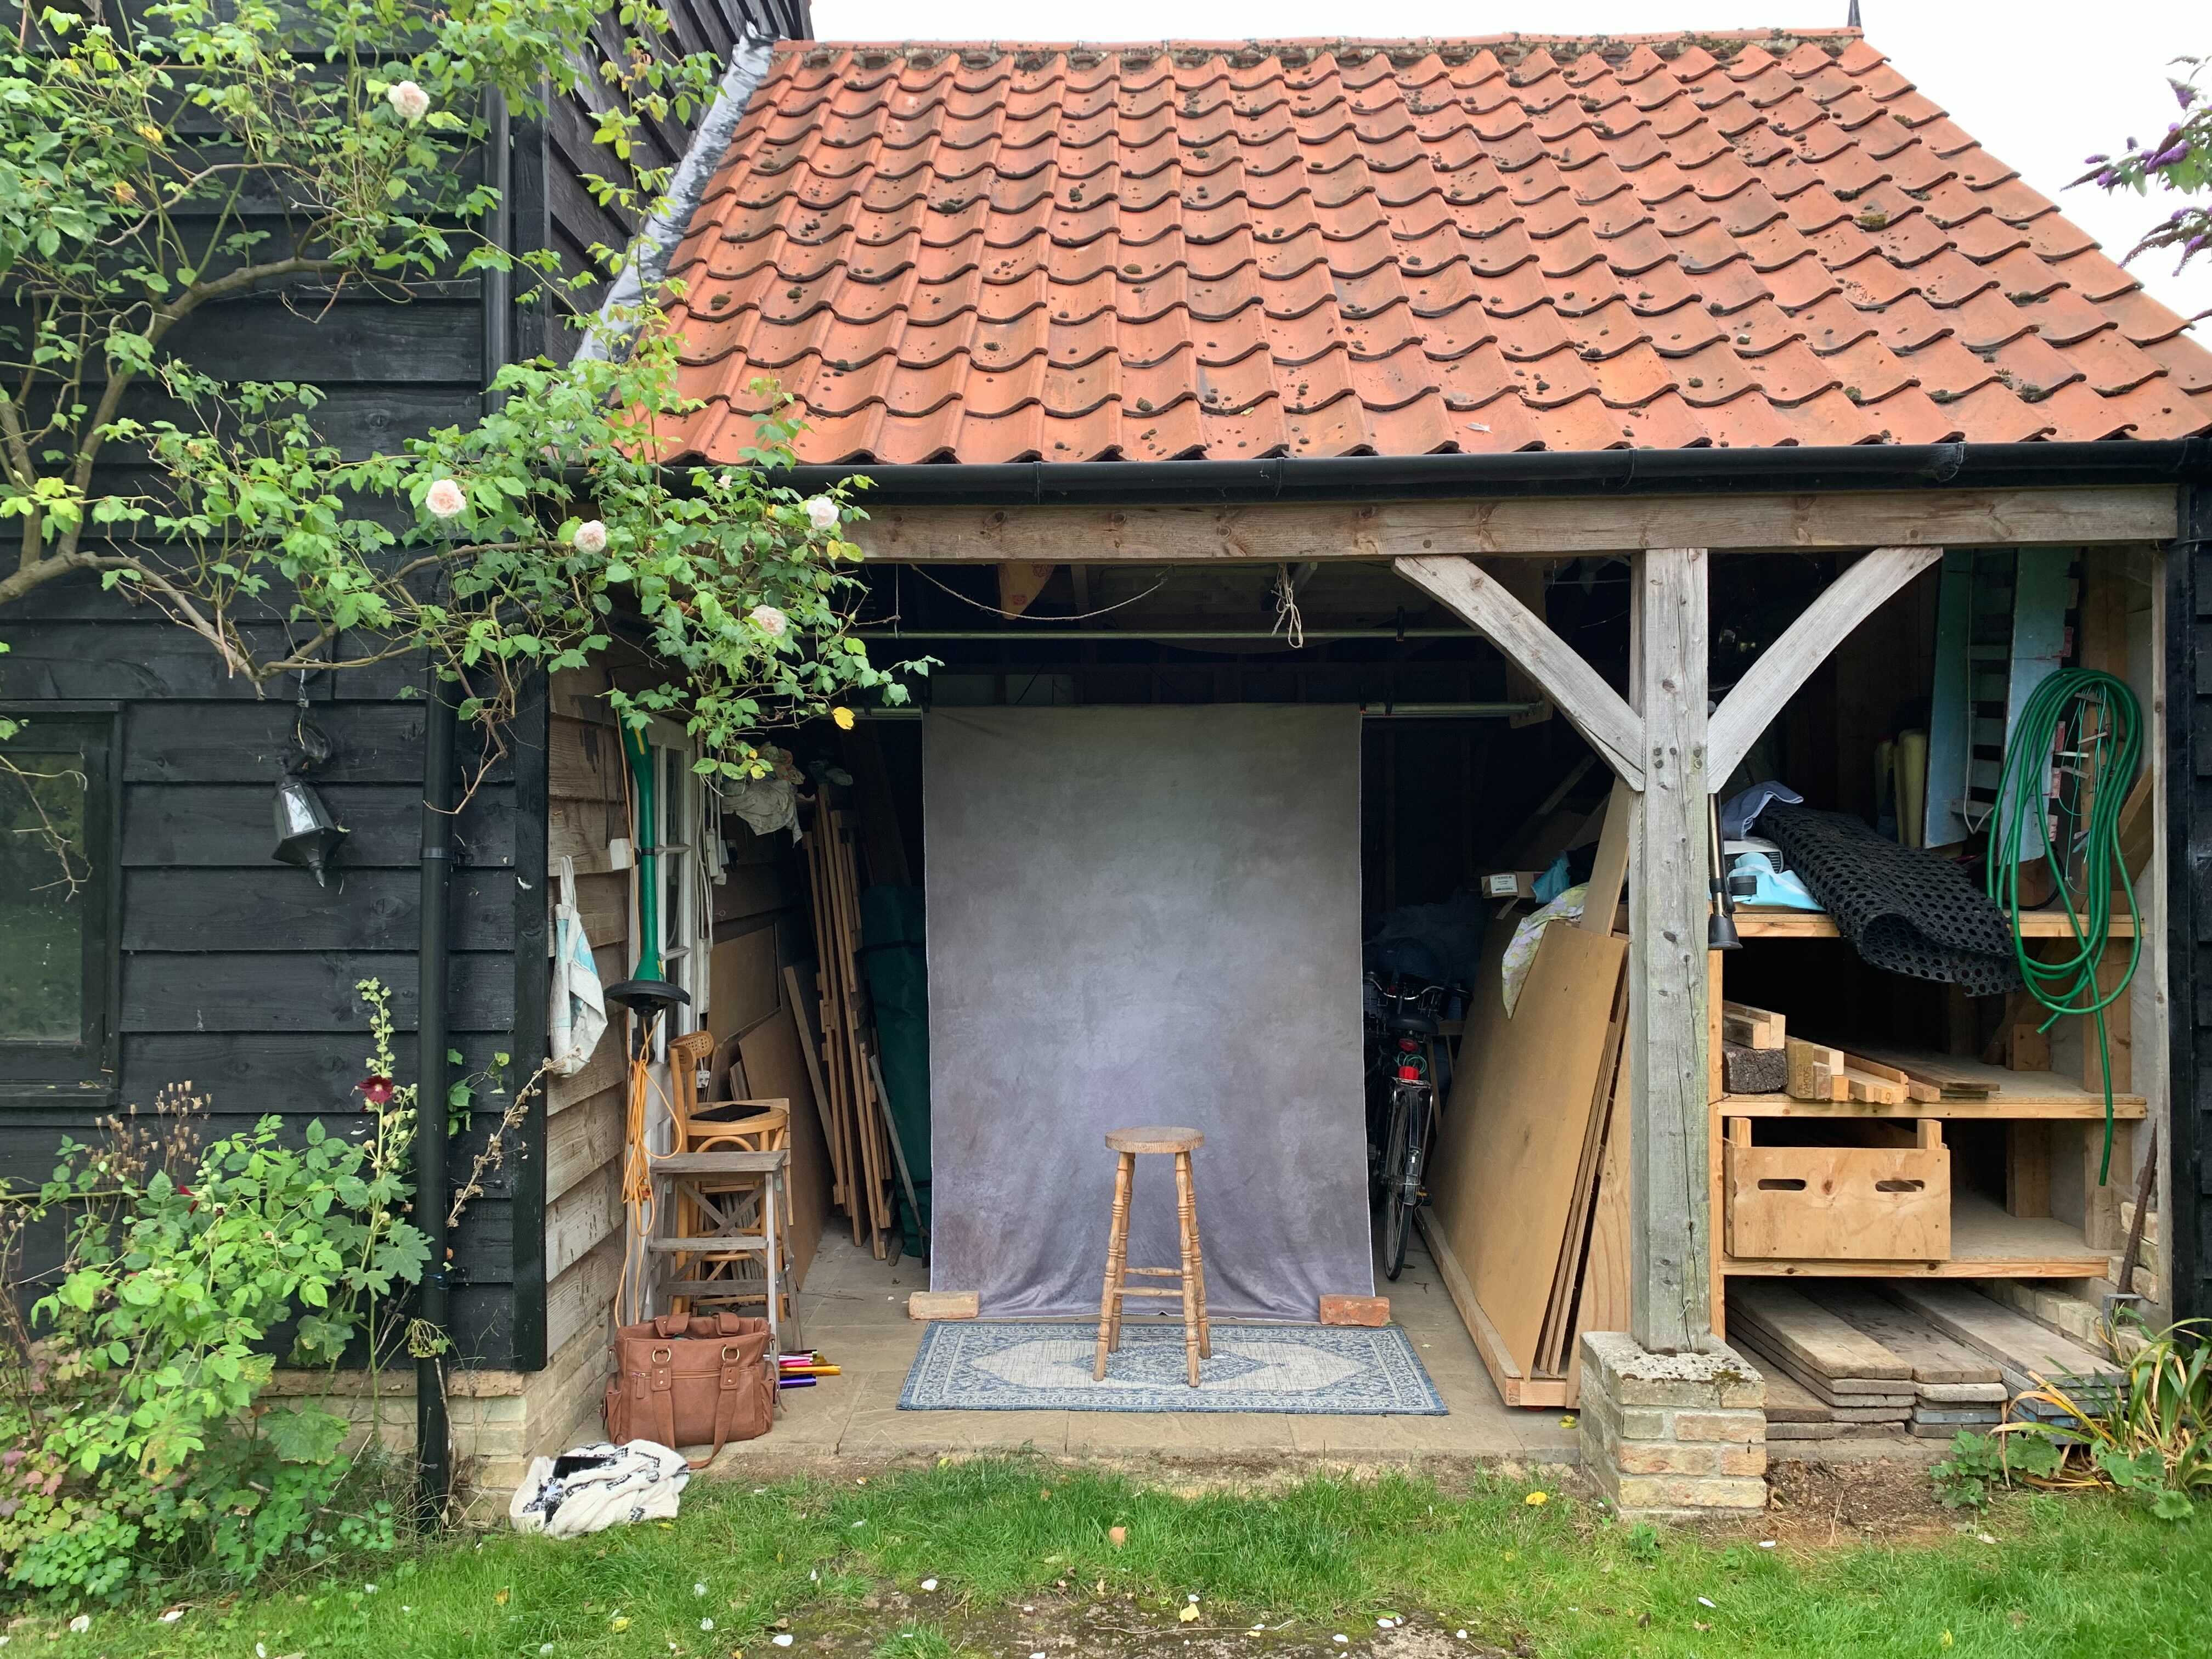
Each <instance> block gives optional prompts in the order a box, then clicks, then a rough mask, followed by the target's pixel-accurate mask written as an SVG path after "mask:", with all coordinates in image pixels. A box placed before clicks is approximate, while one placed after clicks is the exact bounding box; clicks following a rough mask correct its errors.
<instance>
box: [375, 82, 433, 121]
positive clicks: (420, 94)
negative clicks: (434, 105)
mask: <svg viewBox="0 0 2212 1659" xmlns="http://www.w3.org/2000/svg"><path fill="white" fill-rule="evenodd" d="M384 101H385V102H386V103H387V104H389V105H391V106H392V108H393V109H394V110H396V111H398V114H399V118H400V119H401V120H403V121H404V122H406V123H408V125H410V126H411V125H414V124H415V123H416V122H417V121H419V120H421V119H422V118H423V117H424V116H426V115H428V113H429V112H430V94H428V93H427V92H425V91H423V90H422V88H420V87H418V86H416V84H415V83H414V82H412V81H400V82H394V83H393V84H392V85H391V86H388V87H386V88H385V89H384Z"/></svg>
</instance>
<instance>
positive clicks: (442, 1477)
mask: <svg viewBox="0 0 2212 1659" xmlns="http://www.w3.org/2000/svg"><path fill="white" fill-rule="evenodd" d="M429 680H430V684H429V693H430V695H429V701H428V706H427V707H426V708H424V709H423V711H422V919H421V928H422V932H421V936H420V938H419V939H418V941H417V945H416V986H417V994H416V1006H417V1012H416V1026H415V1029H416V1076H417V1079H418V1080H417V1084H416V1095H415V1223H416V1225H417V1226H418V1227H420V1228H421V1229H422V1233H423V1237H425V1238H427V1239H428V1241H429V1247H430V1260H429V1263H428V1266H426V1267H424V1268H423V1270H422V1297H421V1307H422V1322H423V1323H424V1324H426V1325H428V1326H429V1327H430V1328H432V1329H433V1330H435V1331H436V1332H437V1333H439V1334H441V1335H443V1334H444V1332H445V1329H446V1321H447V1311H448V1306H449V1297H447V1279H446V1255H447V1241H446V1206H447V1181H446V1088H447V1061H446V1000H447V987H448V984H449V981H450V978H451V972H450V970H451V967H452V958H451V957H450V955H449V954H448V952H447V933H446V920H447V898H448V896H449V895H450V893H451V890H452V884H453V705H452V704H451V703H449V702H447V701H446V688H445V687H443V686H441V684H439V683H438V671H437V668H436V666H435V665H432V667H431V669H430V671H429ZM422 1346H426V1347H427V1346H429V1345H428V1344H424V1345H422ZM443 1370H444V1367H443V1363H442V1359H441V1356H440V1355H438V1354H436V1353H423V1354H422V1355H420V1356H418V1357H417V1358H416V1361H415V1472H416V1489H417V1507H418V1514H417V1519H418V1521H419V1522H421V1523H422V1526H423V1527H424V1528H430V1527H435V1526H438V1525H440V1524H441V1523H442V1522H443V1521H444V1519H445V1515H446V1503H447V1495H448V1494H449V1493H450V1492H451V1491H452V1489H453V1446H452V1441H451V1438H450V1437H449V1435H448V1433H447V1426H446V1389H445V1378H444V1375H443Z"/></svg>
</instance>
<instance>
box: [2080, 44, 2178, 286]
mask: <svg viewBox="0 0 2212 1659" xmlns="http://www.w3.org/2000/svg"><path fill="white" fill-rule="evenodd" d="M2207 64H2212V58H2177V59H2175V60H2174V64H2173V67H2174V68H2175V69H2177V70H2179V71H2181V72H2180V73H2179V75H2177V76H2169V77H2168V79H2167V82H2166V84H2167V85H2168V86H2169V87H2171V88H2172V91H2173V101H2174V103H2175V104H2176V105H2177V106H2179V109H2180V118H2179V120H2176V121H2171V122H2169V123H2167V125H2166V131H2165V132H2164V133H2162V134H2161V135H2160V136H2159V137H2156V138H2154V139H2152V140H2151V141H2150V143H2147V144H2139V143H2136V141H2135V139H2133V138H2132V137H2130V139H2129V140H2128V147H2127V149H2126V151H2125V152H2124V154H2122V155H2092V156H2090V157H2088V158H2087V159H2088V164H2089V171H2088V172H2087V173H2083V174H2082V175H2081V177H2080V178H2079V179H2075V181H2074V182H2075V184H2077V185H2085V184H2086V185H2096V186H2097V187H2098V188H2099V189H2100V190H2108V191H2118V190H2132V191H2136V193H2137V194H2138V195H2148V194H2149V193H2150V191H2151V190H2152V188H2153V187H2154V186H2155V187H2156V188H2158V189H2160V190H2165V191H2175V192H2178V193H2179V194H2181V195H2184V196H2202V195H2204V194H2206V193H2207V192H2208V191H2212V98H2208V97H2207V95H2206V93H2205V90H2204V88H2203V87H2202V86H2200V85H2199V82H2201V81H2202V80H2203V77H2204V72H2205V66H2206V65H2207ZM2208 246H2212V203H2208V202H2185V203H2184V204H2182V205H2181V206H2179V207H2177V208H2175V209H2174V210H2172V212H2171V213H2169V214H2168V215H2167V216H2166V217H2165V218H2164V219H2161V220H2160V221H2159V222H2157V223H2156V224H2155V225H2154V226H2152V228H2150V230H2149V231H2148V233H2147V234H2145V235H2144V236H2143V237H2142V240H2140V241H2138V242H2137V243H2136V245H2135V246H2134V247H2132V248H2130V250H2129V251H2128V255H2127V258H2129V259H2130V260H2131V259H2133V258H2135V257H2136V255H2137V254H2139V253H2147V252H2150V251H2151V250H2153V249H2155V248H2163V249H2174V250H2179V253H2180V256H2181V257H2180V258H2179V262H2178V263H2177V264H2176V267H2175V268H2176V269H2177V270H2179V268H2180V267H2181V266H2185V265H2186V264H2188V263H2189V262H2190V261H2191V259H2193V258H2196V257H2197V255H2198V254H2199V253H2202V252H2203V251H2204V250H2205V249H2206V248H2207V247H2208Z"/></svg>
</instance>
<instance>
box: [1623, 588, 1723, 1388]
mask: <svg viewBox="0 0 2212 1659" xmlns="http://www.w3.org/2000/svg"><path fill="white" fill-rule="evenodd" d="M1629 615H1630V618H1631V623H1632V628H1633V630H1634V641H1635V643H1634V647H1633V649H1632V652H1631V659H1632V663H1633V665H1634V666H1633V668H1632V676H1633V678H1632V684H1631V686H1630V690H1631V691H1632V694H1633V695H1634V696H1635V700H1636V702H1637V706H1638V713H1639V714H1641V715H1642V717H1643V732H1644V742H1643V749H1642V752H1641V755H1640V757H1639V758H1640V759H1641V761H1642V763H1643V771H1644V788H1643V789H1642V791H1641V792H1640V793H1638V795H1637V796H1636V799H1635V828H1636V833H1635V835H1634V836H1633V838H1632V842H1631V851H1630V856H1631V864H1630V868H1629V906H1630V921H1629V928H1628V931H1629V936H1630V939H1631V941H1632V943H1631V945H1630V947H1629V948H1630V951H1631V956H1630V974H1629V999H1628V1010H1629V1013H1628V1020H1629V1025H1628V1034H1629V1042H1630V1047H1631V1050H1632V1054H1633V1056H1634V1058H1633V1062H1632V1065H1631V1066H1630V1078H1631V1081H1632V1096H1631V1100H1632V1115H1631V1122H1632V1135H1631V1139H1630V1152H1629V1156H1630V1176H1629V1201H1630V1206H1631V1211H1630V1214H1631V1225H1630V1227H1629V1237H1630V1241H1631V1248H1632V1252H1633V1255H1632V1265H1631V1271H1630V1277H1629V1316H1628V1328H1629V1334H1630V1335H1631V1336H1632V1337H1633V1338H1634V1339H1635V1340H1636V1341H1637V1342H1638V1344H1639V1345H1640V1346H1643V1347H1644V1349H1646V1350H1647V1351H1649V1352H1653V1353H1686V1352H1693V1351H1695V1350H1697V1349H1698V1348H1699V1347H1701V1346H1707V1345H1709V1344H1710V1343H1711V1340H1712V1291H1711V1282H1710V1271H1711V1225H1710V1218H1709V1216H1708V1209H1709V1204H1708V1191H1707V1185H1706V1182H1707V1167H1706V1166H1707V1148H1706V1144H1705V1143H1706V1137H1707V1135H1708V1134H1709V1133H1710V1114H1709V1112H1708V1109H1707V1101H1706V1072H1705V1065H1706V1062H1705V1051H1706V1022H1707V1018H1708V1012H1707V1007H1706V989H1705V981H1706V972H1707V968H1706V961H1705V921H1706V901H1707V897H1708V892H1709V888H1708V877H1707V874H1706V858H1707V852H1706V847H1705V811H1706V806H1705V791H1706V781H1705V696H1706V678H1705V550H1703V549H1702V548H1680V547H1668V548H1653V549H1651V550H1650V551H1648V552H1646V553H1644V554H1643V555H1641V556H1639V557H1638V560H1637V568H1636V583H1635V595H1634V599H1633V602H1632V605H1631V606H1630V611H1629Z"/></svg>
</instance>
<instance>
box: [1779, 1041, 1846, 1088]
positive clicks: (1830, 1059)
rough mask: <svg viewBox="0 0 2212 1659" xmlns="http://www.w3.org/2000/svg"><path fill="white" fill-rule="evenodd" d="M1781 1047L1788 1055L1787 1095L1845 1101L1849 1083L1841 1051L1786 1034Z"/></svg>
mask: <svg viewBox="0 0 2212 1659" xmlns="http://www.w3.org/2000/svg"><path fill="white" fill-rule="evenodd" d="M1784 1042H1785V1044H1786V1045H1787V1046H1786V1047H1785V1048H1784V1053H1786V1054H1788V1055H1789V1057H1790V1081H1789V1084H1788V1085H1787V1087H1788V1088H1789V1091H1790V1097H1791V1098H1792V1099H1795V1100H1827V1101H1836V1100H1849V1099H1850V1097H1851V1094H1850V1085H1849V1084H1847V1083H1846V1082H1845V1081H1844V1054H1843V1050H1841V1049H1840V1048H1829V1047H1827V1046H1826V1044H1825V1043H1819V1042H1807V1041H1806V1040H1805V1039H1804V1038H1803V1037H1787V1038H1785V1039H1784Z"/></svg>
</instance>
